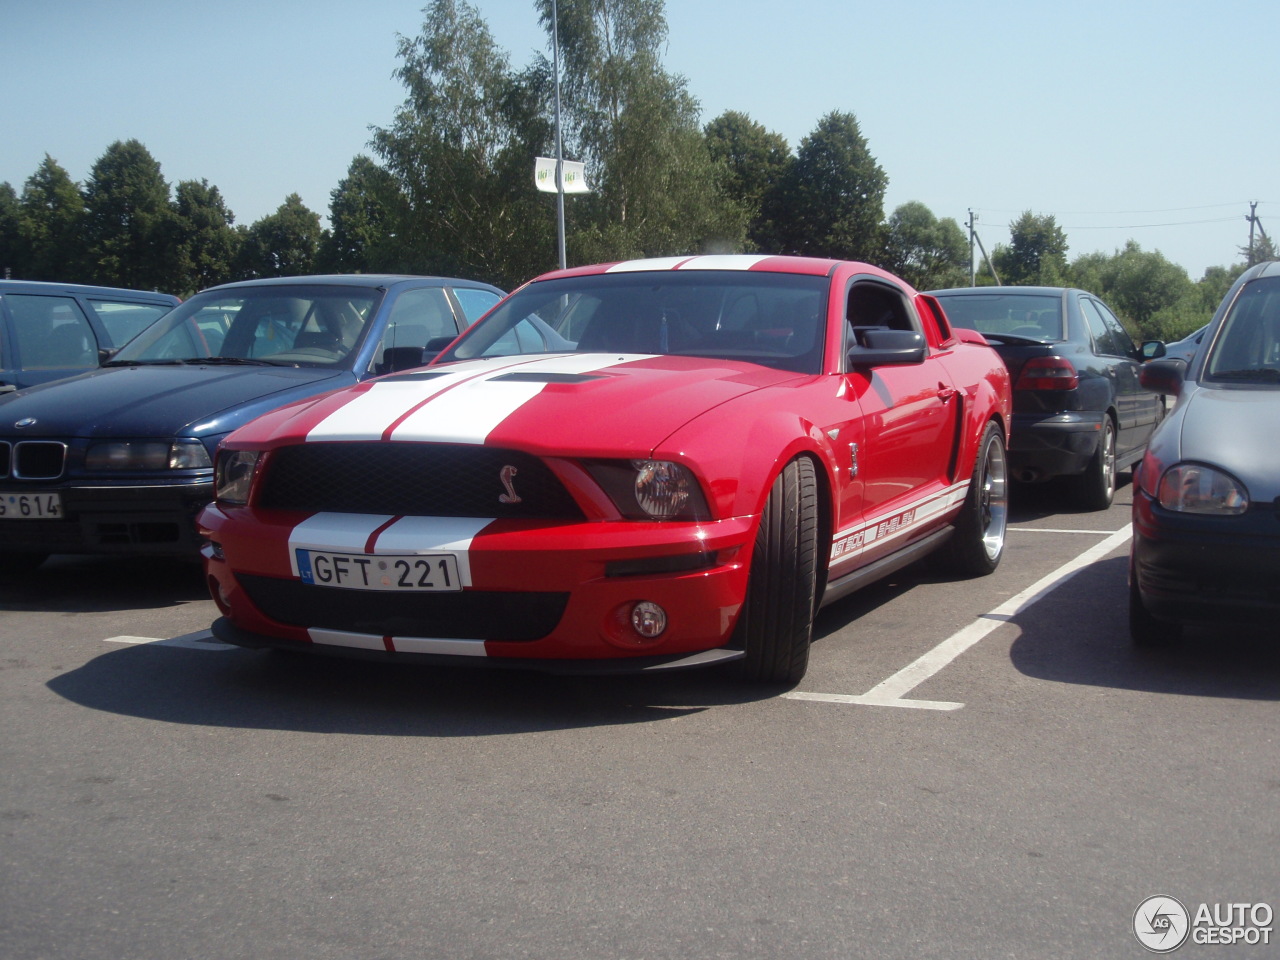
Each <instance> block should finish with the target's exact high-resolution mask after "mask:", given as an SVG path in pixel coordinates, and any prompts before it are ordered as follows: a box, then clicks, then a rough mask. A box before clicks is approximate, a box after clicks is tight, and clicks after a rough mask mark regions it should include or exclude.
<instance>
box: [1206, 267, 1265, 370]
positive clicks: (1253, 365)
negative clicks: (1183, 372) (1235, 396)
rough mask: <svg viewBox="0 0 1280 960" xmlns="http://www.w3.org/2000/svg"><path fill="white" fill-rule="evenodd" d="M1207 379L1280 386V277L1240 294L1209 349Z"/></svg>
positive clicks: (1249, 286) (1249, 287) (1252, 284)
mask: <svg viewBox="0 0 1280 960" xmlns="http://www.w3.org/2000/svg"><path fill="white" fill-rule="evenodd" d="M1205 379H1207V380H1222V381H1230V382H1253V383H1280V277H1266V278H1264V279H1261V280H1255V281H1253V282H1252V283H1250V284H1248V285H1247V286H1245V288H1244V289H1243V290H1241V291H1240V295H1239V296H1238V297H1236V301H1235V303H1233V304H1232V305H1231V312H1230V313H1228V314H1227V318H1226V320H1224V321H1223V324H1222V329H1221V330H1219V331H1218V334H1217V336H1216V337H1215V338H1214V341H1213V343H1212V344H1211V345H1210V347H1209V357H1208V359H1207V360H1206V361H1205Z"/></svg>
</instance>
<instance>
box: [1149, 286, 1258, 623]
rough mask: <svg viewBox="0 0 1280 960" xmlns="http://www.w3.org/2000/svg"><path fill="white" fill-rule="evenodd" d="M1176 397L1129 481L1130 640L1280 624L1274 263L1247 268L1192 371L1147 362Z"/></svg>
mask: <svg viewBox="0 0 1280 960" xmlns="http://www.w3.org/2000/svg"><path fill="white" fill-rule="evenodd" d="M1142 383H1143V385H1144V386H1145V387H1147V388H1148V389H1149V390H1151V391H1153V393H1162V394H1170V395H1175V396H1177V398H1178V400H1177V404H1176V406H1175V407H1174V408H1173V412H1172V413H1170V415H1169V418H1168V419H1167V420H1165V422H1164V423H1163V424H1161V426H1160V428H1159V429H1158V430H1157V431H1156V433H1155V435H1154V436H1153V437H1152V438H1151V442H1150V444H1149V446H1148V448H1147V453H1146V456H1145V457H1144V458H1143V461H1142V464H1141V466H1140V467H1139V469H1138V470H1137V471H1136V472H1135V473H1134V484H1133V545H1132V550H1131V553H1130V562H1129V624H1130V632H1131V633H1132V635H1133V639H1134V641H1135V642H1136V643H1139V644H1143V645H1156V644H1164V643H1168V642H1170V641H1172V640H1174V639H1176V638H1177V637H1178V635H1179V633H1180V632H1181V629H1182V624H1183V623H1184V622H1193V621H1211V622H1220V621H1226V622H1252V623H1261V624H1270V625H1271V627H1272V629H1274V628H1275V624H1276V623H1277V622H1278V620H1280V589H1277V586H1276V585H1277V583H1280V445H1278V444H1277V441H1276V438H1277V437H1280V263H1275V262H1273V263H1263V264H1259V265H1257V266H1255V267H1253V268H1251V269H1249V270H1248V271H1246V272H1245V273H1244V274H1243V275H1242V276H1241V277H1240V279H1239V280H1237V281H1236V283H1235V285H1234V286H1233V287H1232V288H1231V290H1230V291H1229V292H1228V293H1227V296H1226V298H1225V299H1224V300H1223V302H1222V305H1221V306H1220V307H1219V308H1218V312H1217V313H1216V314H1215V315H1214V318H1213V321H1212V322H1211V323H1210V324H1209V328H1208V330H1207V331H1206V332H1205V336H1204V341H1203V344H1202V346H1201V349H1200V350H1198V351H1197V352H1196V355H1195V356H1194V357H1193V358H1192V360H1191V363H1190V365H1189V366H1188V365H1187V364H1186V363H1184V362H1183V361H1181V360H1173V359H1170V360H1155V361H1152V362H1151V363H1150V364H1148V365H1147V366H1146V367H1145V368H1144V369H1143V371H1142Z"/></svg>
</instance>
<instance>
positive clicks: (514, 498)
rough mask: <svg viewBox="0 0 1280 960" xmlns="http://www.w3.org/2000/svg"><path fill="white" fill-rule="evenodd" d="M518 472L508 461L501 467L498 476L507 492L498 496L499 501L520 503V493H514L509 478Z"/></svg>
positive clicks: (513, 486) (513, 487)
mask: <svg viewBox="0 0 1280 960" xmlns="http://www.w3.org/2000/svg"><path fill="white" fill-rule="evenodd" d="M519 472H520V471H518V470H517V469H516V468H515V467H513V466H512V465H511V464H509V463H508V464H507V465H506V466H505V467H503V468H502V473H500V474H499V477H500V478H501V480H502V485H503V486H504V487H506V489H507V492H506V493H504V494H502V495H501V496H499V497H498V502H499V503H520V495H519V494H518V493H516V488H515V485H514V484H513V483H512V482H511V478H512V477H514V476H515V475H516V474H517V473H519Z"/></svg>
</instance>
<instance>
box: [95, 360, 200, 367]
mask: <svg viewBox="0 0 1280 960" xmlns="http://www.w3.org/2000/svg"><path fill="white" fill-rule="evenodd" d="M179 363H186V361H185V360H107V361H104V362H103V363H100V364H98V366H100V367H160V366H166V365H174V364H179Z"/></svg>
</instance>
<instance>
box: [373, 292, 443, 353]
mask: <svg viewBox="0 0 1280 960" xmlns="http://www.w3.org/2000/svg"><path fill="white" fill-rule="evenodd" d="M457 335H458V322H457V320H455V319H454V315H453V308H452V307H450V306H449V299H448V297H447V296H445V292H444V288H443V287H421V288H419V289H417V290H406V291H404V292H403V293H401V294H400V296H399V297H397V298H396V302H395V303H393V304H392V305H391V315H390V317H388V318H387V329H386V330H385V331H383V334H382V343H380V344H378V349H377V350H376V351H374V354H373V361H372V364H371V369H372V370H375V371H376V370H379V369H381V365H382V364H383V363H384V362H385V357H384V354H385V353H386V351H387V349H388V348H390V347H425V346H426V345H427V341H429V340H433V339H435V338H437V337H456V336H457Z"/></svg>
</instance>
